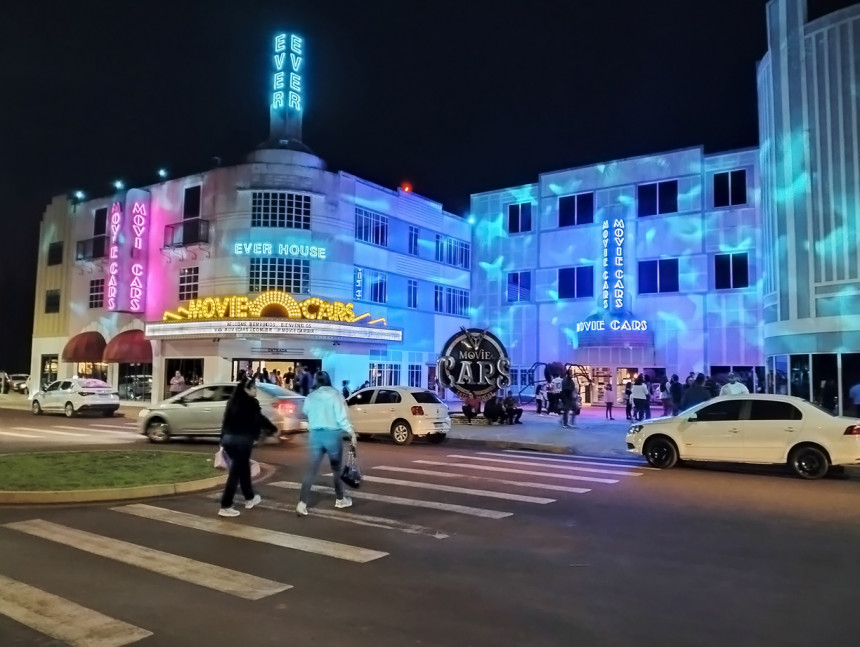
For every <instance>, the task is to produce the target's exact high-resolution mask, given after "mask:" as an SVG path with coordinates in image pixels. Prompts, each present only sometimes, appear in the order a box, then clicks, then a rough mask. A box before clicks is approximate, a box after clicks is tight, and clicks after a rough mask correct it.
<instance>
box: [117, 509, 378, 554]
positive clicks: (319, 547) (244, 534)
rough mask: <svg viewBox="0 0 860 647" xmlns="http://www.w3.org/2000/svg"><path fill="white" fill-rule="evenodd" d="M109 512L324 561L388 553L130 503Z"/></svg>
mask: <svg viewBox="0 0 860 647" xmlns="http://www.w3.org/2000/svg"><path fill="white" fill-rule="evenodd" d="M112 510H116V511H117V512H124V513H125V514H133V515H135V516H138V517H143V518H144V519H153V520H155V521H163V522H165V523H172V524H174V525H176V526H183V527H185V528H193V529H194V530H202V531H204V532H213V533H215V534H218V535H227V536H228V537H238V538H239V539H247V540H249V541H258V542H260V543H263V544H272V545H273V546H280V547H282V548H292V549H293V550H301V551H304V552H306V553H315V554H317V555H325V556H326V557H335V558H337V559H345V560H347V561H350V562H359V563H362V564H363V563H365V562H371V561H373V560H375V559H380V558H381V557H385V556H386V555H388V553H383V552H381V551H378V550H370V549H367V548H359V547H357V546H350V545H348V544H338V543H335V542H333V541H326V540H324V539H313V538H311V537H302V536H301V535H291V534H288V533H285V532H279V531H277V530H266V529H265V528H256V527H254V526H239V525H236V524H233V523H230V522H228V521H224V520H222V519H217V518H216V519H207V518H206V517H199V516H197V515H193V514H187V513H185V512H178V511H176V510H169V509H168V508H158V507H156V506H152V505H146V504H144V503H133V504H131V505H125V506H122V507H118V508H112Z"/></svg>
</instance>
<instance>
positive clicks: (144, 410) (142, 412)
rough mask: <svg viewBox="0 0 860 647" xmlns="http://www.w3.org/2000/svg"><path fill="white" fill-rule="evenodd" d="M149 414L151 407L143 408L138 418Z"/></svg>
mask: <svg viewBox="0 0 860 647" xmlns="http://www.w3.org/2000/svg"><path fill="white" fill-rule="evenodd" d="M148 415H149V409H141V410H140V412H138V414H137V417H138V418H146V416H148Z"/></svg>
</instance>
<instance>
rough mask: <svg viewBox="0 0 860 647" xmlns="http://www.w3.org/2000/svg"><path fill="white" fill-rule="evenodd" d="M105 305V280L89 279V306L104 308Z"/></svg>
mask: <svg viewBox="0 0 860 647" xmlns="http://www.w3.org/2000/svg"><path fill="white" fill-rule="evenodd" d="M104 305H105V280H104V279H93V280H92V281H90V308H104Z"/></svg>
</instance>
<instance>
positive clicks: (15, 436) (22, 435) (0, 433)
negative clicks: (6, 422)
mask: <svg viewBox="0 0 860 647" xmlns="http://www.w3.org/2000/svg"><path fill="white" fill-rule="evenodd" d="M0 436H9V437H10V438H30V439H32V440H51V439H50V438H45V437H44V436H42V437H34V436H33V435H32V434H16V433H15V432H13V431H0Z"/></svg>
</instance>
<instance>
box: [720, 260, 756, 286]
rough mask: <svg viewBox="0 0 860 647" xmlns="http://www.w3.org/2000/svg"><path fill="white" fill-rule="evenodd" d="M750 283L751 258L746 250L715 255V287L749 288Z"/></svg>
mask: <svg viewBox="0 0 860 647" xmlns="http://www.w3.org/2000/svg"><path fill="white" fill-rule="evenodd" d="M749 284H750V278H749V258H748V256H747V254H746V253H745V252H744V253H741V254H717V255H716V256H714V287H715V288H716V289H717V290H730V289H732V288H747V287H749Z"/></svg>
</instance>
